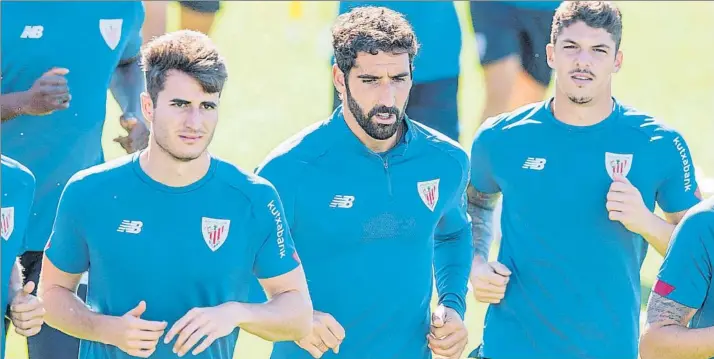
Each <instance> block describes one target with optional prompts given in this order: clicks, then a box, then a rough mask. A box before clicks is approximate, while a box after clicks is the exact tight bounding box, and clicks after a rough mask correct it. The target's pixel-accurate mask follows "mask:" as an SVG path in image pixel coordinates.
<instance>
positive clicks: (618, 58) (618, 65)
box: [614, 50, 623, 73]
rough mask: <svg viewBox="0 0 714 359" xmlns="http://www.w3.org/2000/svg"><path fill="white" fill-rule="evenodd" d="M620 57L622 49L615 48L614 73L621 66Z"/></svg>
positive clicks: (618, 70)
mask: <svg viewBox="0 0 714 359" xmlns="http://www.w3.org/2000/svg"><path fill="white" fill-rule="evenodd" d="M622 57H623V55H622V50H617V53H616V54H615V71H614V72H615V73H618V72H620V68H622Z"/></svg>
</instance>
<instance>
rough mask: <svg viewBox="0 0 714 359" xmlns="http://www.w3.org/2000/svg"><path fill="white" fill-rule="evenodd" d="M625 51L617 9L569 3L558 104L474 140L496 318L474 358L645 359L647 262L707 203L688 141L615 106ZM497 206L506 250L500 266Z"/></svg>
mask: <svg viewBox="0 0 714 359" xmlns="http://www.w3.org/2000/svg"><path fill="white" fill-rule="evenodd" d="M621 37H622V18H621V15H620V11H619V10H618V9H617V8H616V7H615V6H614V5H612V4H611V3H609V2H600V1H578V2H564V3H563V4H562V5H561V7H559V8H558V10H557V12H556V14H555V18H554V21H553V29H552V34H551V43H550V44H548V46H547V49H546V53H547V55H548V56H547V60H548V64H549V65H550V66H551V67H552V68H553V69H554V71H555V72H556V87H555V97H554V98H553V99H549V100H547V101H544V102H540V103H535V104H532V105H529V106H525V107H523V108H520V109H518V110H516V111H514V112H511V113H505V114H502V115H500V116H497V117H495V118H492V119H490V120H488V121H487V122H486V123H485V124H484V125H483V126H482V127H481V128H480V130H479V132H478V133H477V135H476V138H475V140H474V142H473V147H472V150H471V161H472V168H471V171H472V172H471V173H472V174H471V185H472V187H473V188H471V189H470V191H469V192H470V196H469V198H470V202H471V206H470V207H471V216H472V218H473V223H474V227H473V235H474V242H475V247H476V255H475V258H474V265H473V271H472V285H473V288H474V293H475V296H476V299H477V300H479V301H481V302H484V303H490V306H489V309H488V313H487V315H486V323H485V331H484V338H483V347H482V348H481V350H479V351H477V352H476V353H474V356H477V357H483V358H489V359H502V358H533V359H551V358H561V359H570V358H573V359H575V358H592V359H611V358H623V359H624V358H629V359H635V358H637V343H638V337H639V325H640V321H639V314H640V295H641V293H640V268H641V265H642V262H643V260H644V259H645V255H646V253H647V248H648V246H650V245H651V246H652V247H654V249H655V250H657V251H658V252H659V253H664V252H665V251H666V249H667V246H668V243H669V239H670V236H671V234H672V231H673V230H674V226H675V224H676V223H678V222H679V221H680V220H681V218H682V216H683V215H684V214H685V212H686V211H687V210H688V209H689V208H690V207H692V206H694V205H695V204H696V203H698V202H699V200H700V198H701V196H700V195H699V191H698V187H697V181H696V179H695V176H694V172H693V168H694V167H693V165H692V162H691V154H690V152H689V149H688V147H687V144H686V142H685V140H684V138H683V137H682V136H681V135H680V134H679V133H678V132H677V131H676V130H674V129H672V128H670V127H667V126H665V125H664V124H663V123H662V122H660V121H658V120H656V119H654V118H652V117H651V116H648V115H647V114H645V113H642V112H639V111H637V110H635V109H633V108H630V107H627V106H625V105H623V104H621V103H620V102H618V101H617V100H615V99H614V98H613V97H612V76H613V74H614V73H616V72H618V71H619V70H620V68H621V67H622V61H623V55H622V52H621V50H620V48H619V46H620V39H621ZM500 194H503V213H502V217H501V228H502V242H501V248H500V251H499V255H498V261H497V262H492V263H489V262H487V261H488V252H489V247H490V236H489V235H490V226H491V216H492V209H493V206H494V202H495V201H496V199H497V198H498V196H499V195H500ZM656 204H657V205H659V207H660V208H661V209H662V210H663V212H664V213H665V217H666V220H663V219H661V218H660V217H658V216H657V215H655V214H654V213H653V211H654V209H655V205H656Z"/></svg>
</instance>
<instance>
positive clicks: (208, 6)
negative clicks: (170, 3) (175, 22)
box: [179, 0, 221, 14]
mask: <svg viewBox="0 0 714 359" xmlns="http://www.w3.org/2000/svg"><path fill="white" fill-rule="evenodd" d="M179 3H180V4H181V6H184V7H187V8H189V9H191V10H193V11H196V12H200V13H204V14H215V13H217V12H218V10H219V9H220V8H221V2H220V1H197V0H194V1H179Z"/></svg>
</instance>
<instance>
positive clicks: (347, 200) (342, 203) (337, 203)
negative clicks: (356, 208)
mask: <svg viewBox="0 0 714 359" xmlns="http://www.w3.org/2000/svg"><path fill="white" fill-rule="evenodd" d="M354 201H355V196H343V195H340V194H338V195H336V196H335V198H333V199H332V202H330V207H331V208H352V204H353V203H354Z"/></svg>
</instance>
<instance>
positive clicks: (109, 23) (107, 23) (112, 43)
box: [99, 19, 124, 50]
mask: <svg viewBox="0 0 714 359" xmlns="http://www.w3.org/2000/svg"><path fill="white" fill-rule="evenodd" d="M123 22H124V20H122V19H101V20H99V31H100V32H101V33H102V37H103V38H104V42H106V43H107V46H109V48H110V49H112V50H114V49H116V48H117V45H119V40H121V26H122V23H123Z"/></svg>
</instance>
